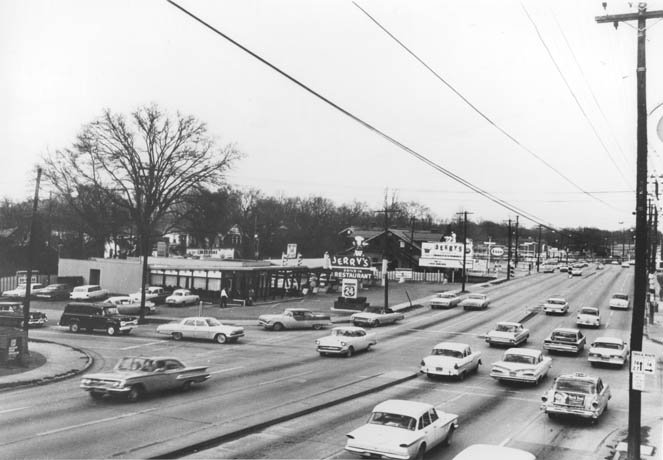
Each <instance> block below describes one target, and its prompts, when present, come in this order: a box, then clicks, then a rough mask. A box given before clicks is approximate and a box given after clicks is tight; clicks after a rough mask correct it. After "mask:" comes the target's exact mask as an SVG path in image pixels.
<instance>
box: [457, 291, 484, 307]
mask: <svg viewBox="0 0 663 460" xmlns="http://www.w3.org/2000/svg"><path fill="white" fill-rule="evenodd" d="M489 304H490V300H489V299H488V296H487V295H486V294H470V295H468V296H467V297H466V298H465V299H464V300H463V301H462V302H461V303H459V304H458V305H460V306H461V307H463V309H464V310H485V309H486V308H488V305H489Z"/></svg>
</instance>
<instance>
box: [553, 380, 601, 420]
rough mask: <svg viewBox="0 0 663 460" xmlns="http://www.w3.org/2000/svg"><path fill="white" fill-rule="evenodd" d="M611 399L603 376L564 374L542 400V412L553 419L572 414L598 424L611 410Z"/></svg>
mask: <svg viewBox="0 0 663 460" xmlns="http://www.w3.org/2000/svg"><path fill="white" fill-rule="evenodd" d="M610 397H611V394H610V386H609V385H608V384H604V383H603V380H601V378H600V377H595V376H590V375H587V374H583V373H581V372H576V373H575V374H563V375H560V376H559V377H557V378H556V379H555V381H554V382H553V385H552V388H550V390H548V391H547V392H546V393H545V394H544V395H543V396H542V397H541V400H542V401H543V404H542V405H541V409H542V410H543V411H544V412H545V413H546V414H548V417H550V418H555V417H556V416H558V415H570V416H575V417H582V418H586V419H591V420H592V421H595V420H597V419H598V418H599V417H600V416H601V414H603V412H604V411H605V410H606V409H607V408H608V400H609V399H610Z"/></svg>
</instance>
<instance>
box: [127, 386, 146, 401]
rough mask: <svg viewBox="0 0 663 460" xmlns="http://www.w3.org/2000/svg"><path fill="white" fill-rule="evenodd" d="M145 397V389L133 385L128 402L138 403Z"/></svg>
mask: <svg viewBox="0 0 663 460" xmlns="http://www.w3.org/2000/svg"><path fill="white" fill-rule="evenodd" d="M142 396H143V389H142V388H141V387H139V386H138V385H133V386H132V387H131V389H130V390H129V393H127V401H129V402H136V401H138V400H139V399H140V398H141V397H142Z"/></svg>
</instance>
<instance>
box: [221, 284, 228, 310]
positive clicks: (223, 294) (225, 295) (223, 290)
mask: <svg viewBox="0 0 663 460" xmlns="http://www.w3.org/2000/svg"><path fill="white" fill-rule="evenodd" d="M220 306H221V308H226V307H227V306H228V293H227V292H226V288H221V305H220Z"/></svg>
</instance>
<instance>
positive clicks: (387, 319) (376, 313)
mask: <svg viewBox="0 0 663 460" xmlns="http://www.w3.org/2000/svg"><path fill="white" fill-rule="evenodd" d="M403 318H405V315H404V314H403V313H400V312H397V311H393V310H392V309H391V308H385V307H366V308H364V311H362V312H361V313H354V314H353V315H352V316H350V321H352V323H353V324H354V325H355V326H369V327H378V326H382V325H385V324H392V323H395V322H396V321H400V320H402V319H403Z"/></svg>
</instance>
